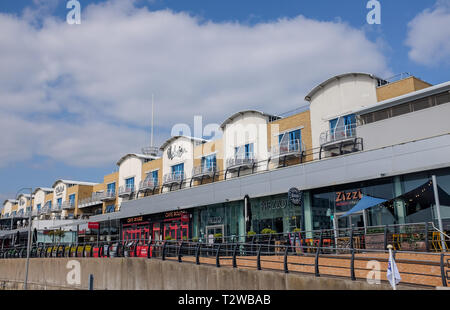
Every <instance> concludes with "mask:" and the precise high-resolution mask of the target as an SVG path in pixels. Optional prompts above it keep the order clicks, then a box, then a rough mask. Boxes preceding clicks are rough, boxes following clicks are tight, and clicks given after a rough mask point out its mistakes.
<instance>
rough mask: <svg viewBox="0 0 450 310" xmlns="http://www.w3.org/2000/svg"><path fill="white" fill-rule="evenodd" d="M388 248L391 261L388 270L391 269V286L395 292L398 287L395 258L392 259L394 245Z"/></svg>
mask: <svg viewBox="0 0 450 310" xmlns="http://www.w3.org/2000/svg"><path fill="white" fill-rule="evenodd" d="M387 248H388V249H389V260H388V269H389V268H390V269H391V285H392V288H393V289H394V291H396V290H397V286H396V285H395V272H394V266H393V261H394V260H393V257H392V248H393V247H392V245H391V244H389V245H388V246H387Z"/></svg>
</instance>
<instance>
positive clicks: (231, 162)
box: [227, 155, 256, 168]
mask: <svg viewBox="0 0 450 310" xmlns="http://www.w3.org/2000/svg"><path fill="white" fill-rule="evenodd" d="M254 163H256V158H255V157H254V156H253V155H249V156H245V157H232V158H228V159H227V167H228V168H235V167H236V168H237V167H243V166H251V165H253V164H254Z"/></svg>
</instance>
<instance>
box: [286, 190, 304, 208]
mask: <svg viewBox="0 0 450 310" xmlns="http://www.w3.org/2000/svg"><path fill="white" fill-rule="evenodd" d="M288 200H289V201H290V202H291V203H292V204H293V205H295V206H301V205H302V204H303V191H301V190H298V189H297V188H295V187H293V188H291V189H290V190H289V191H288Z"/></svg>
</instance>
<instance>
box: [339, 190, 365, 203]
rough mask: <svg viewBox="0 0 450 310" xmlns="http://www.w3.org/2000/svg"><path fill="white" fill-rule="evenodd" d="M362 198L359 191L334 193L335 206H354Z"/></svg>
mask: <svg viewBox="0 0 450 310" xmlns="http://www.w3.org/2000/svg"><path fill="white" fill-rule="evenodd" d="M361 198H362V192H361V189H358V190H354V191H342V192H336V198H335V203H336V205H337V206H344V205H348V204H352V203H353V204H356V203H357V202H358V201H360V200H361Z"/></svg>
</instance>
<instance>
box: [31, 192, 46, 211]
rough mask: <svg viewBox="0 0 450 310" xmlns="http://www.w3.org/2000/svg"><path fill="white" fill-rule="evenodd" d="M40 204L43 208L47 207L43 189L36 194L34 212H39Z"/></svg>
mask: <svg viewBox="0 0 450 310" xmlns="http://www.w3.org/2000/svg"><path fill="white" fill-rule="evenodd" d="M38 204H41V208H43V207H44V205H45V192H44V191H43V190H42V189H39V190H37V191H36V193H35V194H34V200H33V210H37V205H38Z"/></svg>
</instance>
